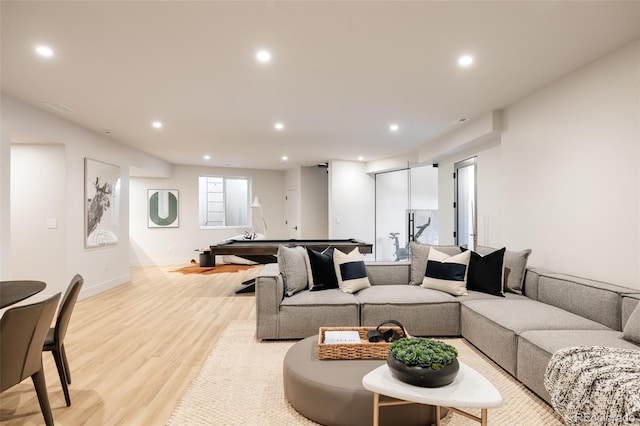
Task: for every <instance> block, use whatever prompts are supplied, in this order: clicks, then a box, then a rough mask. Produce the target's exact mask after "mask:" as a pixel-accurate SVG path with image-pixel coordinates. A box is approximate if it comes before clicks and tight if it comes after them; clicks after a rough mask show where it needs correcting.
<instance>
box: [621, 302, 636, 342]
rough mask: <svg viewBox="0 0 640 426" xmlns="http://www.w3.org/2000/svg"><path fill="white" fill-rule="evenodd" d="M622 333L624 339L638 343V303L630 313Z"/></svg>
mask: <svg viewBox="0 0 640 426" xmlns="http://www.w3.org/2000/svg"><path fill="white" fill-rule="evenodd" d="M622 333H623V337H624V338H625V340H628V341H630V342H634V343H637V344H639V345H640V304H639V305H638V306H636V309H635V310H634V311H633V312H632V313H631V316H630V317H629V320H628V321H627V323H626V324H625V326H624V330H622Z"/></svg>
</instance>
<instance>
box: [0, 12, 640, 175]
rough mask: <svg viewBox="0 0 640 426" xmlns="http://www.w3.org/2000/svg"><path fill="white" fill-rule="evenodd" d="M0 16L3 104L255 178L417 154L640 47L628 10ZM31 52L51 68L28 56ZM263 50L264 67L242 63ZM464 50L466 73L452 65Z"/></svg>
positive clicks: (638, 25)
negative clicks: (268, 56)
mask: <svg viewBox="0 0 640 426" xmlns="http://www.w3.org/2000/svg"><path fill="white" fill-rule="evenodd" d="M1 8H2V9H1V25H2V26H1V28H0V30H1V36H2V37H1V38H2V45H1V48H2V52H1V61H2V62H1V71H2V74H1V85H2V91H3V92H4V93H7V94H10V95H12V96H14V97H16V98H19V99H22V100H24V101H26V102H28V103H31V104H33V105H36V106H38V107H41V108H45V109H47V110H48V111H50V112H53V113H55V114H57V115H59V116H61V117H63V118H65V119H67V120H70V121H72V122H75V123H77V124H80V125H82V126H85V127H87V128H89V129H93V130H95V131H97V132H104V130H106V129H108V130H110V131H111V134H110V136H109V137H111V138H112V139H114V140H117V141H120V142H123V143H125V144H128V145H131V146H134V147H137V148H139V149H141V150H143V151H146V152H149V153H152V154H154V155H156V156H158V157H160V158H162V159H164V160H167V161H169V162H171V163H174V164H194V165H205V164H210V165H216V166H219V165H222V166H225V165H229V166H232V167H250V168H267V169H284V168H288V167H291V166H294V165H314V164H318V163H321V162H325V161H327V160H332V159H340V160H356V159H357V157H358V156H364V157H365V161H367V160H374V159H379V158H384V157H388V156H391V155H395V154H399V153H403V152H410V151H415V150H416V148H417V147H418V146H421V145H424V144H427V143H429V141H430V140H433V139H434V138H436V137H438V136H439V135H442V134H444V133H446V132H448V131H450V130H452V129H453V128H454V127H455V126H459V124H458V125H456V124H454V123H455V121H456V120H458V119H459V118H462V117H465V118H469V119H473V118H474V117H478V116H480V115H482V114H484V113H487V112H488V111H491V110H494V109H501V108H504V107H506V106H508V105H509V104H511V103H512V102H514V101H516V100H518V99H520V98H522V97H523V96H525V95H527V94H528V93H531V92H533V91H535V90H537V89H540V88H541V87H543V86H545V85H547V84H549V83H551V82H553V81H555V80H557V79H559V78H561V77H562V76H564V75H567V74H569V73H571V72H573V71H575V70H577V69H579V68H580V67H582V66H584V65H586V64H588V63H589V62H591V61H593V60H595V59H597V58H598V57H600V56H602V55H604V54H606V53H607V52H610V51H612V50H615V49H616V48H618V47H620V46H622V45H624V44H626V43H628V42H630V41H632V40H634V39H636V38H638V37H640V2H638V1H626V2H615V1H604V2H596V1H546V2H540V1H530V2H524V1H512V2H506V1H497V2H484V1H470V2H462V1H448V2H444V1H442V2H432V1H422V2H420V1H412V2H400V1H377V2H367V1H342V2H341V1H332V2H329V1H322V2H320V1H317V2H316V1H297V2H285V1H269V2H264V1H260V2H249V1H240V2H239V1H236V2H214V1H194V2H186V1H162V2H160V1H137V2H133V1H105V2H96V1H69V2H62V1H45V2H33V1H29V2H27V1H15V2H13V1H4V0H3V1H2V3H1ZM38 43H42V44H47V45H49V46H51V47H52V48H53V49H54V51H55V53H56V54H55V56H54V57H53V58H50V59H43V58H40V57H38V56H36V55H35V54H34V46H35V45H36V44H38ZM260 48H268V49H269V50H271V52H272V54H273V60H272V62H271V63H270V64H267V65H265V64H258V63H257V62H256V61H255V58H254V55H255V52H256V51H257V50H258V49H260ZM463 53H470V54H473V55H474V57H475V63H474V65H473V66H471V67H470V68H467V69H461V68H459V67H458V66H457V58H458V56H459V55H461V54H463ZM44 102H59V103H62V104H64V105H67V106H69V107H71V108H73V110H75V112H71V113H59V112H56V111H53V110H51V109H49V108H48V107H46V106H44V105H43V103H44ZM153 120H161V121H162V122H163V124H164V127H163V128H162V129H161V130H156V129H153V128H152V127H151V122H152V121H153ZM276 121H282V122H283V123H284V124H285V126H286V127H285V130H284V131H281V132H278V131H276V130H274V129H273V124H274V123H275V122H276ZM391 122H396V123H398V124H399V125H400V131H399V132H398V133H396V134H394V133H392V132H390V131H389V129H388V126H389V124H390V123H391ZM204 154H210V155H211V156H212V158H211V160H209V161H205V160H203V159H202V156H203V155H204ZM282 155H287V156H288V157H289V160H288V162H286V164H283V162H282V160H281V156H282Z"/></svg>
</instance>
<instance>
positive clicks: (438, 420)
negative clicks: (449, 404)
mask: <svg viewBox="0 0 640 426" xmlns="http://www.w3.org/2000/svg"><path fill="white" fill-rule="evenodd" d="M436 426H440V406H439V405H436Z"/></svg>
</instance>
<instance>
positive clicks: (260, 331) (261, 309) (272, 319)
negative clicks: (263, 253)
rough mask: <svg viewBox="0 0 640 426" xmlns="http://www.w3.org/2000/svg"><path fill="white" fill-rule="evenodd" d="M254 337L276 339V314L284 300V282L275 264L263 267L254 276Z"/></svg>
mask: <svg viewBox="0 0 640 426" xmlns="http://www.w3.org/2000/svg"><path fill="white" fill-rule="evenodd" d="M255 280H256V336H257V338H258V339H277V338H278V312H279V311H280V303H281V302H282V299H283V298H284V282H283V281H282V275H281V274H280V271H279V269H278V264H277V263H269V264H267V265H265V266H264V267H263V268H262V270H261V271H260V273H259V274H258V275H257V276H256V278H255Z"/></svg>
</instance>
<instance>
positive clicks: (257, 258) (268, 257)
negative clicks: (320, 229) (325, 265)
mask: <svg viewBox="0 0 640 426" xmlns="http://www.w3.org/2000/svg"><path fill="white" fill-rule="evenodd" d="M280 245H286V246H304V247H309V248H311V249H313V250H317V251H322V250H324V249H325V248H327V247H335V248H337V249H338V250H340V251H342V252H350V251H351V250H353V249H354V248H355V247H358V249H359V250H360V253H363V254H368V253H372V252H373V245H372V244H369V243H365V242H364V241H360V240H356V239H355V238H348V239H342V240H339V239H336V240H330V239H327V240H225V241H221V242H219V243H217V244H214V245H211V246H209V253H208V255H209V256H210V258H211V260H210V261H212V262H213V265H212V266H215V258H216V255H235V256H239V257H242V258H244V259H248V260H252V261H254V262H256V263H275V262H277V259H276V256H275V255H276V253H278V247H280ZM252 291H255V283H254V281H253V280H250V281H247V282H245V283H243V285H242V287H239V288H238V289H236V293H248V292H252Z"/></svg>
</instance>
